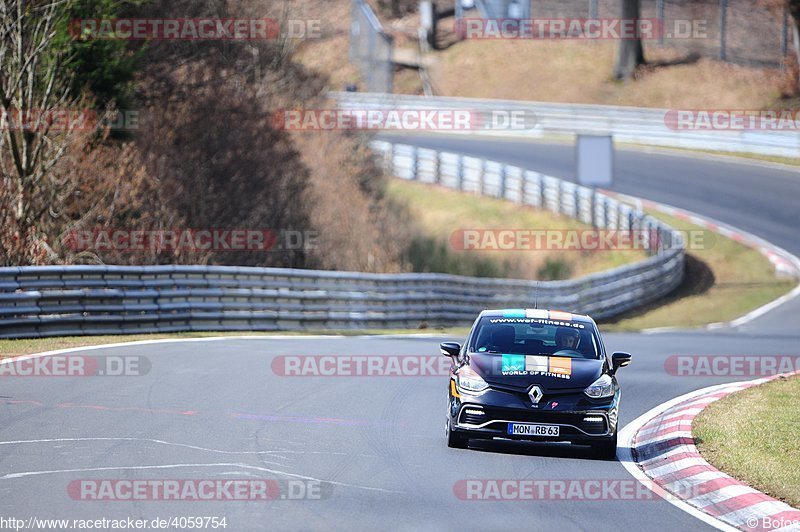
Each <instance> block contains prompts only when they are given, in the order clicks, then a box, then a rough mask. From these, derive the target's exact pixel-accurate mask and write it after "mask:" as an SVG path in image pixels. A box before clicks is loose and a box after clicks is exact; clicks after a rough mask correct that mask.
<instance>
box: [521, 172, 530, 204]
mask: <svg viewBox="0 0 800 532" xmlns="http://www.w3.org/2000/svg"><path fill="white" fill-rule="evenodd" d="M527 199H528V171H527V170H522V171H521V172H520V173H519V203H520V205H525V203H526V200H527Z"/></svg>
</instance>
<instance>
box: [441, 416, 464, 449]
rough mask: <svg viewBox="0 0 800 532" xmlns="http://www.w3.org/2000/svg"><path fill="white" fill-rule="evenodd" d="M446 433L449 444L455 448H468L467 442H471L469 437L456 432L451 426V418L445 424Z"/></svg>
mask: <svg viewBox="0 0 800 532" xmlns="http://www.w3.org/2000/svg"><path fill="white" fill-rule="evenodd" d="M445 433H446V434H447V446H448V447H451V448H453V449H466V448H467V444H468V443H469V438H467V437H465V436H464V435H462V434H459V433H458V432H455V431H454V430H453V429H452V428H451V427H450V420H449V419H448V420H447V425H446V426H445Z"/></svg>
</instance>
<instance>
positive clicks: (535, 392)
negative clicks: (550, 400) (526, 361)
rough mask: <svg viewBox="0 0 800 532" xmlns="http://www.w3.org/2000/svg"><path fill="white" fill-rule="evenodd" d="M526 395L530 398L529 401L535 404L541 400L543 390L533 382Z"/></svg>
mask: <svg viewBox="0 0 800 532" xmlns="http://www.w3.org/2000/svg"><path fill="white" fill-rule="evenodd" d="M528 397H530V398H531V402H532V403H533V404H534V405H537V404H539V401H541V400H542V397H544V392H542V389H541V388H539V386H538V385H536V384H534V385H533V386H532V387H531V389H530V391H529V392H528Z"/></svg>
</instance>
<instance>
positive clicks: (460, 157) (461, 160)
mask: <svg viewBox="0 0 800 532" xmlns="http://www.w3.org/2000/svg"><path fill="white" fill-rule="evenodd" d="M456 174H458V175H457V176H456V180H457V181H458V190H460V191H462V192H463V191H464V156H463V155H461V154H459V155H458V164H457V165H456Z"/></svg>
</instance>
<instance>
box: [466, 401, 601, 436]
mask: <svg viewBox="0 0 800 532" xmlns="http://www.w3.org/2000/svg"><path fill="white" fill-rule="evenodd" d="M464 410H466V408H465V409H464ZM483 411H484V412H485V413H486V415H485V416H480V418H481V421H479V422H477V423H476V422H475V421H461V422H462V423H470V424H474V425H478V424H482V423H486V422H487V421H491V420H496V419H497V420H504V421H512V422H517V423H543V424H554V425H572V426H574V427H577V428H579V429H580V430H582V431H584V432H586V433H588V434H592V435H602V434H605V433H606V432H608V421H607V419H606V417H605V416H603V415H601V414H585V413H574V414H573V413H569V412H548V411H546V410H530V411H527V410H517V409H508V410H506V409H502V408H485V407H484V408H483ZM464 417H465V412H464V411H462V413H461V419H462V420H463V419H464ZM587 417H602V421H600V422H591V421H584V418H587ZM470 419H472V417H470ZM490 427H491V428H493V429H498V430H504V428H503V427H497V426H495V425H491V426H490Z"/></svg>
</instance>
